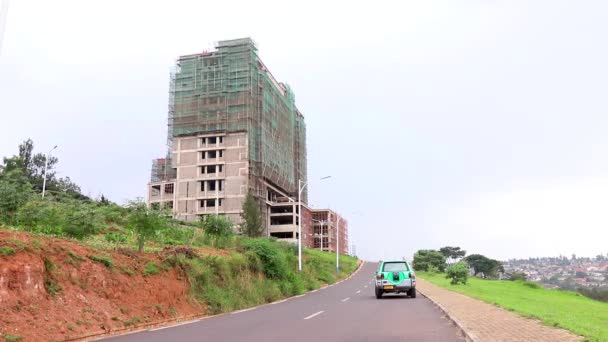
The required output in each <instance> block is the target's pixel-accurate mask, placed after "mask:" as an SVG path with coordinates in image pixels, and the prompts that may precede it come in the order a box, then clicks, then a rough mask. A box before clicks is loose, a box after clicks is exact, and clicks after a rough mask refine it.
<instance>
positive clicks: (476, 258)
mask: <svg viewBox="0 0 608 342" xmlns="http://www.w3.org/2000/svg"><path fill="white" fill-rule="evenodd" d="M464 260H465V261H466V262H467V263H468V264H469V266H471V267H473V271H474V272H475V275H478V274H483V277H484V278H486V277H496V276H497V274H498V272H504V269H503V267H502V264H501V263H500V261H497V260H494V259H490V258H488V257H485V256H483V255H481V254H471V255H469V256H468V257H466V258H464Z"/></svg>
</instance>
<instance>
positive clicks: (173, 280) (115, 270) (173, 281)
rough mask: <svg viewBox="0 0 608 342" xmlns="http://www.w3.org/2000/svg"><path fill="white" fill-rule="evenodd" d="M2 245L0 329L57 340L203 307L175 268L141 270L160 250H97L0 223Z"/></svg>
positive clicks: (199, 312)
mask: <svg viewBox="0 0 608 342" xmlns="http://www.w3.org/2000/svg"><path fill="white" fill-rule="evenodd" d="M0 248H2V249H1V250H0V336H4V335H13V336H21V337H22V338H23V341H51V340H52V341H58V340H66V339H74V338H79V337H84V336H89V335H93V334H102V333H107V332H111V331H115V330H117V329H124V328H125V327H131V326H136V325H140V324H145V323H154V322H162V321H167V320H171V319H177V318H179V317H186V316H192V315H202V314H204V307H202V306H201V305H199V304H197V303H195V302H193V301H191V300H189V299H188V291H189V285H188V282H187V279H186V278H185V277H184V276H183V275H181V274H179V273H178V272H177V271H176V270H175V269H167V270H161V271H160V272H159V273H158V274H157V275H149V276H144V275H143V271H144V269H145V266H146V264H147V263H149V262H152V263H155V264H156V265H160V263H161V261H162V253H154V254H152V253H137V252H133V251H131V250H117V251H113V250H112V251H106V250H96V249H93V248H90V247H87V246H84V245H82V244H79V243H78V242H75V241H71V240H63V239H54V238H46V237H41V236H36V235H30V234H26V233H22V232H15V231H11V230H5V229H0ZM205 252H209V251H205ZM91 256H92V257H93V258H95V257H102V258H104V259H105V260H110V261H111V263H112V265H111V266H110V267H108V266H107V265H104V264H103V261H101V262H100V260H99V259H98V261H93V260H92V259H91V258H90V257H91ZM159 267H160V266H159Z"/></svg>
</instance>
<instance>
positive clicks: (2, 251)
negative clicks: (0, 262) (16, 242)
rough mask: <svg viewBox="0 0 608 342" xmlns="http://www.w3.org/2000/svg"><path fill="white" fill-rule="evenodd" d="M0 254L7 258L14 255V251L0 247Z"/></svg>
mask: <svg viewBox="0 0 608 342" xmlns="http://www.w3.org/2000/svg"><path fill="white" fill-rule="evenodd" d="M0 254H2V255H4V256H9V255H12V254H15V250H14V249H12V248H10V247H6V246H2V247H0Z"/></svg>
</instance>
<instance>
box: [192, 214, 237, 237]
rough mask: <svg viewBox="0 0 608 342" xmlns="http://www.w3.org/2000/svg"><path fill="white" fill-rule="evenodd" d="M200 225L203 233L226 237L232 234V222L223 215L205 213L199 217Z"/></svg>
mask: <svg viewBox="0 0 608 342" xmlns="http://www.w3.org/2000/svg"><path fill="white" fill-rule="evenodd" d="M200 225H201V227H202V228H203V231H204V232H205V234H207V235H210V236H213V237H228V236H232V235H233V234H234V231H233V230H232V222H230V220H229V219H227V218H226V217H224V216H218V215H206V216H202V217H201V221H200Z"/></svg>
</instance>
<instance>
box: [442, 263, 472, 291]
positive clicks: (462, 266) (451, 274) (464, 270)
mask: <svg viewBox="0 0 608 342" xmlns="http://www.w3.org/2000/svg"><path fill="white" fill-rule="evenodd" d="M446 278H448V279H451V281H450V284H452V285H458V284H460V283H462V284H463V285H465V284H466V283H467V281H468V279H469V267H468V266H467V264H466V263H464V262H462V261H461V262H457V263H455V264H454V265H452V266H450V267H448V269H447V270H446Z"/></svg>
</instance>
